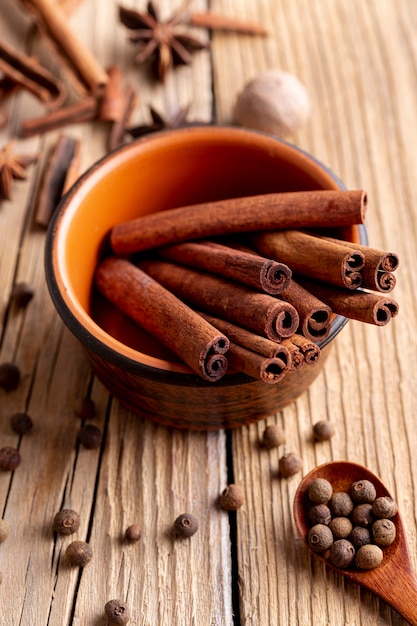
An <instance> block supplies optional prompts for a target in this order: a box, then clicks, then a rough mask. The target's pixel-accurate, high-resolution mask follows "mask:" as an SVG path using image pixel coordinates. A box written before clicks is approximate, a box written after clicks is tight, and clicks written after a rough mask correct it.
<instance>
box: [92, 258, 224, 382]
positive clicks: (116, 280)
mask: <svg viewBox="0 0 417 626" xmlns="http://www.w3.org/2000/svg"><path fill="white" fill-rule="evenodd" d="M95 285H96V287H97V289H98V290H99V291H100V293H102V295H104V296H105V297H106V298H107V299H108V300H110V301H111V302H112V303H113V304H115V305H116V306H117V307H119V308H120V309H121V310H122V311H123V312H124V313H125V314H126V315H128V316H129V317H131V318H132V319H134V320H135V321H136V322H137V323H138V324H140V325H141V326H142V327H143V328H145V330H147V331H148V332H149V333H151V334H152V335H154V336H155V337H157V338H158V339H159V340H160V341H161V342H162V343H164V344H165V345H166V346H167V347H168V348H170V349H171V350H172V351H173V352H175V354H177V355H178V356H179V357H180V358H181V359H182V360H183V361H184V362H185V363H187V365H189V367H191V369H192V370H194V371H195V372H196V373H197V374H199V375H200V376H201V377H202V378H203V379H205V380H207V381H210V382H215V381H217V380H219V379H220V378H221V377H222V376H223V375H224V374H225V372H226V369H227V360H226V357H225V356H224V354H225V352H227V350H228V348H229V340H228V339H227V337H226V336H224V335H222V334H221V333H219V331H218V330H217V329H216V328H213V326H211V325H210V324H209V323H208V322H206V321H205V320H204V319H203V318H202V317H201V316H200V315H198V313H195V312H194V311H192V310H191V309H190V308H189V307H188V306H186V305H185V304H184V303H183V302H182V301H181V300H179V299H178V298H177V297H176V296H174V295H173V294H172V293H171V292H170V291H168V290H167V289H165V288H164V287H163V286H162V285H160V284H159V283H158V282H156V281H155V280H154V279H152V278H151V277H150V276H149V275H148V274H147V273H145V272H143V271H142V270H141V269H139V268H138V267H136V266H134V265H133V264H132V263H130V261H127V260H125V259H118V258H116V257H108V258H107V259H105V260H104V261H103V262H102V263H101V264H100V265H99V266H98V268H97V270H96V274H95Z"/></svg>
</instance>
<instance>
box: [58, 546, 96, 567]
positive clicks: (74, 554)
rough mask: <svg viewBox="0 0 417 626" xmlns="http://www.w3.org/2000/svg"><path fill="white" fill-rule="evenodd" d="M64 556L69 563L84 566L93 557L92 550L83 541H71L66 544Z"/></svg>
mask: <svg viewBox="0 0 417 626" xmlns="http://www.w3.org/2000/svg"><path fill="white" fill-rule="evenodd" d="M65 556H66V558H67V561H68V563H69V564H70V565H72V566H74V567H84V566H85V565H87V563H89V562H90V561H91V559H92V558H93V551H92V549H91V546H89V545H88V543H86V542H85V541H73V542H72V543H70V544H69V545H68V546H67V549H66V551H65Z"/></svg>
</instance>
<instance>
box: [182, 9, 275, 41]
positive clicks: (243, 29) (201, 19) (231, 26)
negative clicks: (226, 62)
mask: <svg viewBox="0 0 417 626" xmlns="http://www.w3.org/2000/svg"><path fill="white" fill-rule="evenodd" d="M186 21H187V22H188V24H190V25H191V26H198V27H200V28H208V29H210V30H223V31H230V32H235V33H242V34H245V35H261V36H265V35H267V34H268V31H267V29H266V28H265V27H264V26H262V25H261V24H256V23H255V22H248V21H245V20H239V19H236V18H234V17H228V16H227V15H221V14H219V13H213V12H211V11H202V12H200V13H197V12H192V13H190V15H189V17H188V19H187V20H186Z"/></svg>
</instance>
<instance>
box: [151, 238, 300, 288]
mask: <svg viewBox="0 0 417 626" xmlns="http://www.w3.org/2000/svg"><path fill="white" fill-rule="evenodd" d="M159 255H160V256H161V257H162V258H164V259H168V260H171V261H176V262H178V263H182V264H184V265H189V266H191V267H198V268H200V269H203V270H206V271H208V272H213V273H214V274H218V275H220V276H224V277H226V278H230V279H232V280H236V281H237V282H240V283H242V284H244V285H247V286H248V287H253V288H254V289H259V290H262V291H265V293H269V294H272V295H277V294H279V293H281V292H282V291H283V290H284V289H286V288H287V287H288V284H289V283H290V279H291V275H292V272H291V270H290V268H289V267H288V265H285V264H284V263H279V262H277V261H273V260H271V259H267V258H265V257H261V256H259V255H256V254H250V253H248V252H244V251H242V250H238V249H236V248H230V247H229V246H224V245H222V244H219V243H215V242H210V241H205V240H204V241H199V242H193V241H191V242H185V243H180V244H177V245H174V246H168V247H165V248H161V249H160V250H159Z"/></svg>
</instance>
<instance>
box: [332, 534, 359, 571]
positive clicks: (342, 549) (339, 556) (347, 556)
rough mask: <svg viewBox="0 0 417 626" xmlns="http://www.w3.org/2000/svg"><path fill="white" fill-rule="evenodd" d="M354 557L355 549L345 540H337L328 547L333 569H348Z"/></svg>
mask: <svg viewBox="0 0 417 626" xmlns="http://www.w3.org/2000/svg"><path fill="white" fill-rule="evenodd" d="M354 557H355V548H354V547H353V545H352V544H351V543H350V541H348V540H347V539H338V540H337V541H335V542H334V543H333V545H332V546H331V547H330V557H329V558H330V562H331V563H332V565H334V566H335V567H340V568H341V569H345V568H346V567H349V565H350V564H351V563H352V561H353V559H354Z"/></svg>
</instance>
